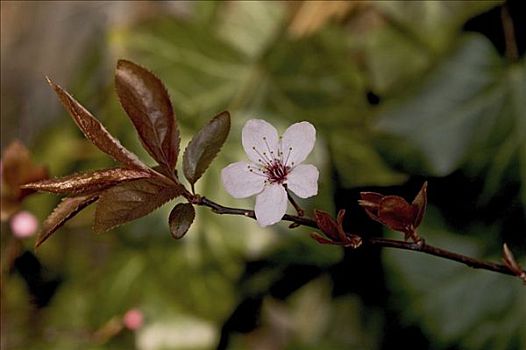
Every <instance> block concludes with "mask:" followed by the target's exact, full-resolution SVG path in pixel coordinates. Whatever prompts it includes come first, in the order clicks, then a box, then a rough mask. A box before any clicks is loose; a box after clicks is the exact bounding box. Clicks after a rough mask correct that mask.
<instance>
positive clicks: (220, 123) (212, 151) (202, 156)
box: [183, 111, 230, 186]
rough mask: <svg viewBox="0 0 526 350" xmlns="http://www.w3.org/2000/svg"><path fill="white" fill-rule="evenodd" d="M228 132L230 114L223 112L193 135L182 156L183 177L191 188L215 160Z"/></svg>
mask: <svg viewBox="0 0 526 350" xmlns="http://www.w3.org/2000/svg"><path fill="white" fill-rule="evenodd" d="M229 131H230V114H229V113H228V112H226V111H225V112H222V113H220V114H218V115H217V116H215V117H214V118H213V119H212V120H211V121H210V122H208V124H206V125H205V126H204V127H203V128H202V129H201V130H199V132H198V133H197V134H196V135H194V137H193V138H192V141H190V143H189V144H188V146H187V147H186V149H185V151H184V155H183V171H184V176H185V177H186V179H187V180H188V181H189V182H190V183H191V184H192V186H193V185H194V184H195V182H196V181H197V180H199V178H200V177H201V176H202V175H203V173H204V172H205V170H206V169H207V168H208V166H209V165H210V163H211V162H212V160H213V159H214V158H215V156H216V155H217V153H218V152H219V150H220V149H221V147H222V146H223V143H224V142H225V140H226V138H227V136H228V132H229Z"/></svg>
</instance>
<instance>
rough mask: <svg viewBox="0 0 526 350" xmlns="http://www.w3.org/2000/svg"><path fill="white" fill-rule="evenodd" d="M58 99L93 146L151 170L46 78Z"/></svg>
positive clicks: (128, 162) (134, 165)
mask: <svg viewBox="0 0 526 350" xmlns="http://www.w3.org/2000/svg"><path fill="white" fill-rule="evenodd" d="M48 83H49V85H51V87H52V88H53V89H54V90H55V92H56V94H57V95H58V97H59V98H60V101H61V102H62V104H63V105H64V107H65V108H66V110H67V111H68V112H69V114H70V115H71V116H72V117H73V120H75V123H77V125H78V127H79V128H80V130H81V131H82V133H83V134H84V136H86V138H87V139H88V140H90V141H91V142H92V143H93V144H94V145H95V146H97V147H98V148H99V149H100V150H101V151H103V152H104V153H106V154H108V155H110V156H111V157H112V158H113V159H115V160H116V161H118V162H121V163H122V164H124V165H127V166H128V167H130V168H133V169H140V170H146V171H151V170H150V168H148V167H147V166H146V165H145V164H144V163H143V162H141V161H140V160H139V158H137V156H136V155H135V154H133V153H132V152H130V151H128V150H127V149H126V148H124V147H123V146H122V145H121V143H120V142H119V140H117V139H116V138H114V137H113V136H111V134H110V133H109V132H108V131H107V130H106V128H104V126H103V125H102V124H101V123H100V122H99V121H98V120H97V119H95V117H94V116H93V115H92V114H91V113H90V112H89V111H88V110H87V109H86V108H84V107H83V106H82V105H81V104H80V103H78V102H77V101H76V100H75V99H74V98H73V97H72V96H71V95H70V94H69V93H68V92H67V91H66V90H64V89H62V87H60V86H59V85H57V84H55V83H54V82H52V81H51V80H50V79H48Z"/></svg>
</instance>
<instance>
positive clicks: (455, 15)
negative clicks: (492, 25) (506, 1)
mask: <svg viewBox="0 0 526 350" xmlns="http://www.w3.org/2000/svg"><path fill="white" fill-rule="evenodd" d="M502 2H503V1H502V0H489V1H374V2H372V3H371V4H372V6H373V7H375V8H377V9H378V10H379V11H381V12H382V13H383V15H384V16H386V17H387V20H388V21H389V22H390V24H391V26H393V27H394V28H396V29H397V30H398V31H399V32H401V33H405V35H406V36H407V37H409V38H412V40H413V41H415V42H416V43H418V44H420V46H421V49H424V50H425V49H426V48H428V49H430V50H432V51H441V50H443V48H444V47H447V45H448V44H449V42H450V41H451V40H452V39H453V38H454V36H456V35H458V30H460V28H461V27H462V25H463V24H464V23H465V22H466V20H468V19H469V18H471V17H473V16H475V15H477V14H480V13H482V12H484V11H487V10H489V9H491V8H493V7H495V6H497V5H498V4H500V3H502ZM392 47H393V46H391V45H388V46H386V49H388V48H392Z"/></svg>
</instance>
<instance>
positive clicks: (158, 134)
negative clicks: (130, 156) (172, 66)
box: [115, 60, 180, 170]
mask: <svg viewBox="0 0 526 350" xmlns="http://www.w3.org/2000/svg"><path fill="white" fill-rule="evenodd" d="M115 86H116V88H117V94H118V95H119V99H120V102H121V104H122V107H123V108H124V110H125V111H126V113H127V114H128V116H129V117H130V119H131V120H132V122H133V125H134V126H135V129H136V130H137V132H138V134H139V136H140V138H141V142H142V144H143V145H144V147H145V149H146V150H147V151H148V153H149V154H150V155H151V156H152V157H153V158H154V159H155V160H156V161H157V162H158V163H159V164H161V165H164V166H165V167H166V168H167V169H169V170H173V169H174V167H175V163H176V162H177V156H178V154H179V142H180V139H179V129H178V128H177V124H176V121H175V115H174V112H173V109H172V103H171V102H170V97H169V96H168V92H167V91H166V88H165V87H164V84H163V83H162V82H161V81H160V80H159V79H158V78H157V77H156V76H155V75H154V74H153V73H151V72H150V71H148V70H147V69H145V68H143V67H141V66H139V65H137V64H135V63H133V62H130V61H126V60H119V62H118V63H117V69H116V71H115Z"/></svg>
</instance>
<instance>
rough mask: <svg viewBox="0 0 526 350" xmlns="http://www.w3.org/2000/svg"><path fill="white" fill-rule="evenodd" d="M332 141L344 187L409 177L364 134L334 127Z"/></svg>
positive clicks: (397, 180)
mask: <svg viewBox="0 0 526 350" xmlns="http://www.w3.org/2000/svg"><path fill="white" fill-rule="evenodd" d="M329 143H330V147H331V153H332V156H333V160H334V165H335V167H336V169H337V170H338V175H339V176H340V178H341V181H342V184H343V186H344V187H348V188H350V187H354V186H372V185H376V186H389V185H393V184H400V183H402V182H403V181H404V180H405V179H406V177H407V176H406V175H404V174H402V173H400V172H397V171H396V170H394V169H391V168H390V167H389V165H388V164H387V162H386V161H385V160H384V159H383V158H382V157H381V156H380V154H379V153H378V151H377V150H375V149H374V147H373V146H372V144H371V142H370V141H369V140H368V139H367V138H365V137H363V136H360V135H356V134H355V133H353V132H347V131H344V130H335V131H334V132H333V133H332V134H331V135H330V140H329Z"/></svg>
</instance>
